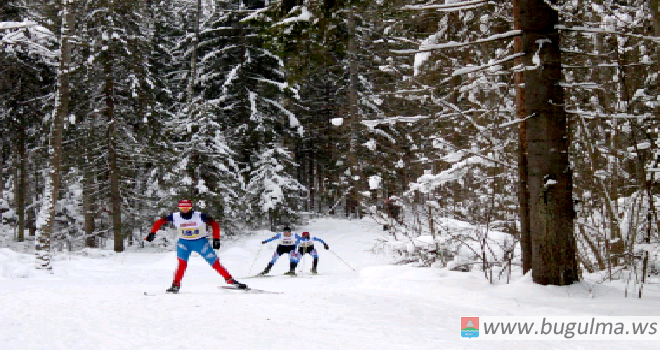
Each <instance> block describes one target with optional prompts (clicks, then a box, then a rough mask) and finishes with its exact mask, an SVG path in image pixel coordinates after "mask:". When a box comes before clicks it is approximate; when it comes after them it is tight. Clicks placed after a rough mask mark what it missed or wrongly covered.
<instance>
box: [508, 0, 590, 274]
mask: <svg viewBox="0 0 660 350" xmlns="http://www.w3.org/2000/svg"><path fill="white" fill-rule="evenodd" d="M520 5H521V6H520V19H521V22H520V23H521V29H522V31H523V52H525V54H526V56H525V65H526V66H527V67H533V66H535V69H533V70H527V71H525V109H526V111H527V115H528V116H529V119H528V123H527V134H526V140H527V146H528V158H527V159H528V176H529V177H528V179H529V195H530V202H529V206H530V211H529V213H530V217H529V219H530V232H531V237H532V279H533V281H534V283H537V284H543V285H546V284H553V285H568V284H572V283H573V282H575V281H577V280H578V269H577V258H576V244H575V237H574V235H573V216H574V212H573V200H572V193H571V192H572V175H571V170H570V166H569V161H568V131H567V125H566V112H565V110H564V105H563V101H564V96H563V90H562V88H561V87H560V86H559V81H560V79H561V54H560V51H559V34H558V32H557V30H556V29H555V25H556V24H557V23H558V14H557V12H556V11H555V10H553V9H552V8H551V7H550V6H549V5H547V4H546V3H545V2H544V1H543V0H521V1H520Z"/></svg>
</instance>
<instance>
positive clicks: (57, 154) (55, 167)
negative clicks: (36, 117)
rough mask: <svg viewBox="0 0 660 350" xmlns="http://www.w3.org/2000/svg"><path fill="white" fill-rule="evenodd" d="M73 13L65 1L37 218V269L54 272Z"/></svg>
mask: <svg viewBox="0 0 660 350" xmlns="http://www.w3.org/2000/svg"><path fill="white" fill-rule="evenodd" d="M73 21H74V13H73V11H72V10H71V5H70V3H69V0H63V1H62V34H61V39H60V42H61V45H60V48H61V52H62V58H61V60H60V69H59V72H58V79H57V84H58V89H57V90H58V95H57V103H56V109H55V116H54V119H53V126H52V130H51V139H50V147H49V153H48V154H49V155H50V166H49V171H50V174H49V176H50V177H47V178H46V182H45V184H44V196H43V204H42V207H41V212H40V213H39V217H38V218H37V237H36V246H35V250H36V259H35V262H36V267H37V268H38V269H46V270H52V266H51V264H50V242H51V235H52V233H53V229H54V227H55V205H56V203H57V198H58V193H59V188H60V170H61V166H62V164H61V163H62V129H63V124H64V118H65V117H66V116H67V115H68V114H69V77H70V72H69V66H70V64H71V45H70V43H69V37H70V36H71V34H72V28H73Z"/></svg>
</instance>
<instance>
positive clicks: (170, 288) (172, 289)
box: [165, 283, 181, 294]
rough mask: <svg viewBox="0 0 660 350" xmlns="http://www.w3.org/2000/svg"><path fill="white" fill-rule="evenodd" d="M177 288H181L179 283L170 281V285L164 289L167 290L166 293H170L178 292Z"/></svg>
mask: <svg viewBox="0 0 660 350" xmlns="http://www.w3.org/2000/svg"><path fill="white" fill-rule="evenodd" d="M179 289H181V286H180V285H178V284H176V283H172V286H171V287H169V288H167V289H166V290H165V292H167V293H172V294H178V293H179Z"/></svg>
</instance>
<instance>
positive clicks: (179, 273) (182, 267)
mask: <svg viewBox="0 0 660 350" xmlns="http://www.w3.org/2000/svg"><path fill="white" fill-rule="evenodd" d="M177 260H178V261H179V265H178V266H177V268H176V270H175V271H174V282H172V285H175V286H180V285H181V280H182V279H183V274H185V273H186V267H188V262H187V261H185V260H181V259H180V258H179V259H177Z"/></svg>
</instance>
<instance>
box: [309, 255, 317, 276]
mask: <svg viewBox="0 0 660 350" xmlns="http://www.w3.org/2000/svg"><path fill="white" fill-rule="evenodd" d="M318 264H319V259H318V258H316V259H314V261H313V262H312V269H311V270H310V272H311V273H313V274H317V272H316V266H317V265H318Z"/></svg>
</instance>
